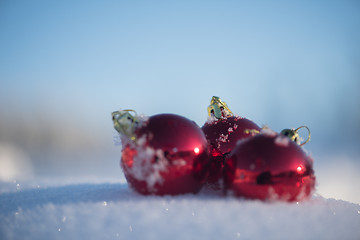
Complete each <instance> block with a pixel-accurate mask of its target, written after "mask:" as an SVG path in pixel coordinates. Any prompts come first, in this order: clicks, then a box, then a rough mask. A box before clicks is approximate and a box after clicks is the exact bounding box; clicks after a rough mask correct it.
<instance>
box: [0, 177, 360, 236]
mask: <svg viewBox="0 0 360 240" xmlns="http://www.w3.org/2000/svg"><path fill="white" fill-rule="evenodd" d="M60 181H61V179H58V182H57V184H50V185H49V181H48V180H46V179H43V180H37V181H35V180H34V181H32V182H27V183H24V184H23V183H16V182H1V184H0V187H1V189H4V188H5V189H7V190H6V191H3V192H2V193H1V194H0V239H172V240H174V239H261V238H265V237H266V239H359V237H360V228H359V226H360V205H359V204H354V203H350V202H346V201H342V200H334V199H326V198H323V197H321V196H318V195H314V196H313V197H312V198H311V199H310V200H308V201H305V202H294V203H287V202H276V201H275V202H262V201H255V200H244V199H238V198H234V197H224V196H222V195H219V194H215V193H209V192H205V191H203V192H201V193H199V194H196V195H193V194H187V195H181V196H165V197H159V196H142V195H139V194H137V193H134V192H133V191H131V190H129V189H128V187H127V184H126V183H125V181H124V179H123V178H121V181H120V182H119V181H118V182H112V183H107V182H101V179H99V180H98V182H93V183H81V182H75V183H74V184H65V185H59V182H60ZM54 182H56V181H52V183H54ZM17 184H19V185H20V187H18V186H19V185H17ZM3 187H4V188H3Z"/></svg>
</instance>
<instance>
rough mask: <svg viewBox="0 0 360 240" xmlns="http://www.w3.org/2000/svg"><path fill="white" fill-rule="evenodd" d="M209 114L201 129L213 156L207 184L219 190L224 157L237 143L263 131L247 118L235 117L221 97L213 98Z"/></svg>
mask: <svg viewBox="0 0 360 240" xmlns="http://www.w3.org/2000/svg"><path fill="white" fill-rule="evenodd" d="M208 114H209V119H208V121H207V122H206V123H205V124H204V125H203V126H202V127H201V129H202V130H203V132H204V134H205V136H206V139H207V140H208V142H209V145H210V149H211V155H212V158H211V163H210V172H209V177H208V180H207V183H208V185H210V187H213V188H219V187H220V186H219V181H221V179H222V168H223V161H224V157H225V156H226V155H227V154H229V153H230V152H231V151H232V150H233V148H234V147H235V146H236V143H237V141H239V140H241V139H245V138H248V137H251V136H254V135H255V134H257V133H259V132H260V130H261V129H260V127H259V126H258V125H256V124H255V123H254V122H252V121H250V120H248V119H246V118H243V117H239V116H234V115H233V113H232V112H231V111H230V109H229V108H228V106H227V104H226V103H225V102H223V101H222V100H221V99H220V98H219V97H215V96H214V97H212V99H211V102H210V106H209V107H208Z"/></svg>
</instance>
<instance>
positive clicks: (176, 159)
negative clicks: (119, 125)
mask: <svg viewBox="0 0 360 240" xmlns="http://www.w3.org/2000/svg"><path fill="white" fill-rule="evenodd" d="M135 137H136V138H135V140H131V141H130V140H129V141H125V142H124V143H123V152H122V158H121V166H122V168H123V171H124V174H125V177H126V179H127V181H128V183H129V185H130V186H131V187H132V188H133V189H134V190H136V191H137V192H139V193H142V194H157V195H167V194H169V195H176V194H184V193H196V192H198V191H199V190H200V189H201V187H202V185H203V183H204V179H205V177H206V174H207V167H208V161H209V149H208V145H207V141H206V138H205V136H204V134H203V132H202V131H201V129H200V128H199V127H198V126H197V125H196V124H195V122H193V121H190V120H189V119H187V118H185V117H182V116H178V115H174V114H159V115H155V116H152V117H149V118H148V119H147V120H146V121H143V122H142V123H140V124H139V127H138V128H137V129H136V130H135Z"/></svg>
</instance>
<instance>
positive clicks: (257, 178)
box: [224, 129, 315, 201]
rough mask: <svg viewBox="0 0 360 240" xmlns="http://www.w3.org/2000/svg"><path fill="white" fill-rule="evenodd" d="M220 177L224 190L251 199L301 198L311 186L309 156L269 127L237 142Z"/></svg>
mask: <svg viewBox="0 0 360 240" xmlns="http://www.w3.org/2000/svg"><path fill="white" fill-rule="evenodd" d="M224 177H225V188H226V190H227V192H232V193H233V194H234V195H235V196H240V197H245V198H252V199H261V200H272V199H281V200H285V201H301V200H303V199H306V198H308V197H309V196H310V195H311V193H312V192H313V191H314V188H315V175H314V170H313V161H312V159H311V158H310V157H309V156H307V154H306V153H305V152H304V151H303V150H302V149H301V147H300V146H299V145H298V144H297V143H296V142H295V141H292V139H291V138H289V137H287V136H286V135H284V134H278V133H276V132H274V131H272V130H270V129H266V130H263V131H262V132H261V133H260V134H258V135H256V136H254V137H252V138H248V139H246V140H243V141H241V142H239V143H238V144H237V146H236V148H235V149H234V150H233V151H232V152H231V154H230V155H229V157H228V158H227V159H226V161H225V166H224Z"/></svg>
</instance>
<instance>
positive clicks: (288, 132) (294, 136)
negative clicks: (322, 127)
mask: <svg viewBox="0 0 360 240" xmlns="http://www.w3.org/2000/svg"><path fill="white" fill-rule="evenodd" d="M301 128H306V129H307V131H308V133H309V134H308V137H307V139H306V141H305V142H302V143H300V135H299V133H298V131H299V130H300V129H301ZM281 134H283V135H285V136H287V137H289V138H290V139H291V140H292V141H294V142H296V143H297V144H298V145H299V146H301V147H302V146H304V145H305V144H306V143H308V142H309V141H310V138H311V132H310V129H309V128H308V127H307V126H301V127H298V128H296V129H284V130H282V131H281Z"/></svg>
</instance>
